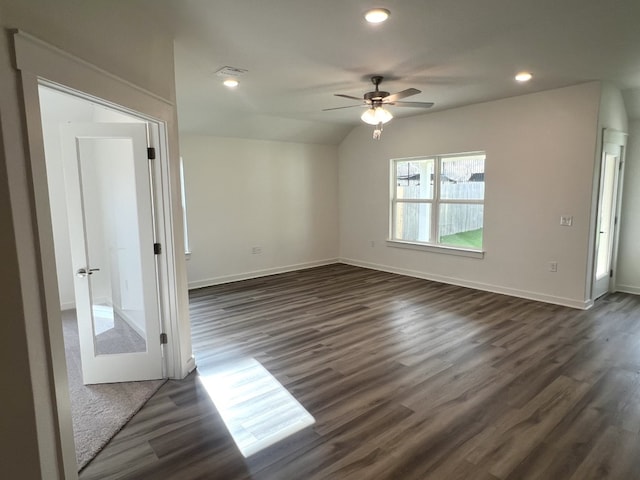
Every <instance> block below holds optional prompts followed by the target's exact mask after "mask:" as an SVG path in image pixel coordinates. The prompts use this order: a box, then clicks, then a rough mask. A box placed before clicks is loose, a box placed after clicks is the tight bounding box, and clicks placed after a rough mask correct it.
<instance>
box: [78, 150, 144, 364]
mask: <svg viewBox="0 0 640 480" xmlns="http://www.w3.org/2000/svg"><path fill="white" fill-rule="evenodd" d="M79 146H80V165H79V167H80V172H81V180H82V199H83V207H84V219H85V230H86V232H85V234H86V245H87V258H88V262H89V265H88V266H87V267H88V268H89V269H92V270H94V271H93V272H92V273H91V275H89V282H90V290H91V302H92V314H93V319H82V318H79V319H78V321H80V322H81V321H93V324H92V326H93V333H94V346H95V353H96V354H97V355H107V354H118V353H131V352H145V351H146V349H147V338H146V332H145V330H146V327H145V321H144V319H145V315H144V314H145V312H144V303H143V289H142V286H143V284H142V264H141V259H140V235H139V223H138V208H137V201H136V184H135V172H134V165H133V158H134V157H133V145H132V141H131V140H130V139H111V138H101V139H80V140H79ZM148 248H151V246H150V245H149V246H148Z"/></svg>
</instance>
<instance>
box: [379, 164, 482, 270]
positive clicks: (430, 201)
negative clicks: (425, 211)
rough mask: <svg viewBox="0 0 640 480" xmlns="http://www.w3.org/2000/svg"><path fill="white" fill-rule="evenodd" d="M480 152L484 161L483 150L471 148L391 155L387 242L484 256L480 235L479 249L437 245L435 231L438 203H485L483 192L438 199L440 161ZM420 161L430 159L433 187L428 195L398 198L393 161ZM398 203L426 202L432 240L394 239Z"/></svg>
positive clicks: (470, 255) (438, 220) (438, 221)
mask: <svg viewBox="0 0 640 480" xmlns="http://www.w3.org/2000/svg"><path fill="white" fill-rule="evenodd" d="M477 155H483V156H484V157H485V158H484V161H485V162H486V155H487V154H486V152H484V151H475V152H462V153H448V154H440V155H424V156H418V157H406V158H392V159H391V160H390V176H389V179H390V202H389V205H390V211H389V237H388V239H387V245H389V246H391V247H398V248H405V249H412V250H421V251H429V252H437V253H448V254H452V255H459V256H465V257H473V258H484V252H485V250H484V246H485V243H484V238H483V241H482V248H480V249H474V248H469V247H460V246H452V245H446V244H441V243H440V242H439V235H438V230H439V228H440V206H441V205H444V204H447V205H484V203H485V198H484V197H485V195H483V198H482V199H448V198H447V199H443V198H441V185H442V182H441V181H440V178H441V174H442V164H443V161H444V160H445V159H447V158H460V157H465V156H469V157H470V156H477ZM422 160H432V161H433V188H432V198H410V199H406V198H404V199H403V198H401V199H399V198H398V196H397V195H398V190H397V185H398V168H397V164H398V163H399V162H411V161H416V162H417V161H422ZM399 203H401V204H402V203H404V204H417V205H430V208H431V214H430V217H431V224H430V225H429V238H431V239H433V241H431V242H421V241H418V240H402V239H398V238H395V227H396V215H397V206H398V204H399ZM482 228H483V230H484V212H483V215H482Z"/></svg>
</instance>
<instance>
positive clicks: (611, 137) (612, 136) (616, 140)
mask: <svg viewBox="0 0 640 480" xmlns="http://www.w3.org/2000/svg"><path fill="white" fill-rule="evenodd" d="M627 137H628V134H627V133H625V132H620V131H618V130H613V129H610V128H603V129H602V139H601V142H600V149H599V153H600V155H599V157H598V165H597V175H596V177H595V180H596V181H597V185H598V187H597V191H596V194H595V198H594V203H595V209H596V216H595V222H594V224H593V225H594V228H593V232H592V235H593V237H592V238H593V252H592V257H591V265H592V268H591V293H590V295H589V296H590V298H591V301H592V302H594V301H595V300H596V297H595V295H596V292H595V285H596V270H597V269H596V266H597V263H598V259H597V256H598V244H599V238H600V234H599V231H600V194H601V192H602V182H603V178H602V175H603V170H602V165H603V161H604V154H605V145H607V144H613V145H617V146H619V147H620V159H619V163H620V166H619V171H618V175H617V179H616V182H617V187H616V195H615V212H614V216H615V218H616V219H617V220H616V221H615V222H614V227H613V232H612V240H611V244H612V245H611V270H612V271H613V273H612V275H611V276H610V278H609V286H608V289H607V291H608V292H615V291H616V289H617V282H616V277H617V273H618V268H617V265H618V241H619V239H620V235H619V234H620V212H621V208H622V187H623V185H624V167H625V154H626V146H627Z"/></svg>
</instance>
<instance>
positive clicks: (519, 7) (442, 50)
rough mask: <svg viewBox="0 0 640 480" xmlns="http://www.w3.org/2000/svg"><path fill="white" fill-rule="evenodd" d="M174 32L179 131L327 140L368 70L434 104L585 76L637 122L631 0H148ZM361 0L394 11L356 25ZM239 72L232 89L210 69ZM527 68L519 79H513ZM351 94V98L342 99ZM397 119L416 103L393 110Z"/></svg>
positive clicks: (338, 131) (336, 137)
mask: <svg viewBox="0 0 640 480" xmlns="http://www.w3.org/2000/svg"><path fill="white" fill-rule="evenodd" d="M150 5H152V7H151V8H153V9H154V14H155V15H156V16H157V17H158V18H159V19H160V20H161V21H162V22H163V23H164V24H165V25H166V28H170V29H172V30H173V32H174V34H175V68H176V87H177V101H178V115H179V123H180V129H181V131H182V132H185V133H198V134H208V135H216V136H231V137H243V138H256V139H268V140H280V141H292V142H305V143H325V144H338V143H339V142H340V141H341V140H342V139H343V138H344V137H345V136H346V135H347V134H348V132H349V131H350V130H351V129H352V128H353V127H354V126H357V125H359V124H360V123H361V122H360V120H359V116H360V114H361V113H362V110H361V109H360V108H347V109H341V110H334V111H329V112H323V111H322V109H323V108H331V107H340V106H346V105H350V104H352V103H351V101H350V100H348V99H344V98H340V97H335V96H334V95H333V94H334V93H344V94H347V95H353V96H358V97H360V96H362V94H363V93H364V92H367V91H369V90H371V89H372V88H371V87H372V85H371V84H370V83H369V77H370V76H371V75H372V74H381V75H384V76H385V81H384V82H383V85H382V86H383V87H384V88H383V89H384V90H387V91H390V92H396V91H399V90H403V89H405V88H409V87H415V88H417V89H420V90H422V93H420V94H419V95H416V96H414V97H411V98H410V100H412V101H424V102H429V101H432V102H435V106H434V107H433V109H431V110H430V111H438V110H443V109H448V108H452V107H457V106H461V105H468V104H472V103H479V102H485V101H489V100H494V99H498V98H505V97H510V96H515V95H522V94H526V93H531V92H535V91H541V90H547V89H551V88H557V87H562V86H567V85H573V84H578V83H582V82H587V81H593V80H601V81H606V82H611V83H613V84H614V85H616V86H617V87H618V88H620V89H621V90H622V91H623V94H624V98H625V102H626V105H627V108H628V110H629V116H630V117H631V118H640V54H639V53H638V52H640V28H638V20H639V19H640V2H639V1H638V0H609V1H606V2H605V1H602V0H562V1H558V0H484V1H482V2H479V1H477V0H459V1H456V2H452V1H450V0H386V1H383V2H372V1H368V0H350V1H348V2H345V1H344V0H323V1H321V2H310V1H300V0H270V1H268V2H267V1H256V0H216V1H215V2H212V1H206V0H189V1H180V2H176V1H171V0H154V1H153V2H151V4H150ZM371 7H385V8H388V9H389V10H390V11H391V17H390V18H389V20H388V21H387V22H386V23H384V24H381V25H370V24H367V23H366V22H365V21H364V19H363V14H364V12H365V11H366V10H367V9H368V8H371ZM226 65H230V66H234V67H240V68H244V69H247V70H248V73H247V74H246V75H244V76H243V77H241V78H240V82H241V83H240V85H239V87H237V88H236V89H235V90H230V89H228V88H226V87H224V86H223V85H222V83H221V79H220V78H219V77H216V76H215V74H214V72H216V70H218V69H219V68H221V67H223V66H226ZM520 70H530V71H532V72H533V74H534V78H533V80H532V81H531V82H529V83H528V84H518V83H517V82H515V81H514V80H513V76H514V75H515V73H516V72H518V71H520ZM353 103H356V102H353ZM390 109H391V110H392V112H393V114H394V115H395V116H397V117H401V116H411V115H423V114H425V111H424V110H421V109H411V108H403V109H400V108H395V109H394V108H390Z"/></svg>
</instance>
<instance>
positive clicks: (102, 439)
mask: <svg viewBox="0 0 640 480" xmlns="http://www.w3.org/2000/svg"><path fill="white" fill-rule="evenodd" d="M62 323H63V328H64V343H65V352H66V358H67V372H68V376H69V394H70V397H71V414H72V417H73V436H74V440H75V444H76V459H77V461H78V471H79V470H81V469H82V468H83V467H85V466H86V465H87V464H88V463H89V462H90V461H91V460H92V459H93V457H95V456H96V455H97V454H98V452H99V451H100V450H102V448H103V447H104V446H105V445H106V444H107V443H108V442H109V440H111V438H112V437H113V436H114V435H115V434H116V433H118V431H120V429H122V427H124V425H125V424H126V423H127V422H128V421H129V420H130V419H131V417H133V415H134V414H135V413H136V412H137V411H138V410H140V408H142V406H143V405H144V404H145V403H146V401H147V400H149V398H151V396H152V395H153V394H154V393H155V392H156V391H157V390H158V389H159V388H160V386H161V385H162V384H163V383H164V382H165V381H164V380H153V381H147V382H123V383H108V384H101V385H87V386H85V385H83V383H82V369H81V365H80V343H79V340H78V324H77V321H76V316H75V310H67V311H64V312H62Z"/></svg>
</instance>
